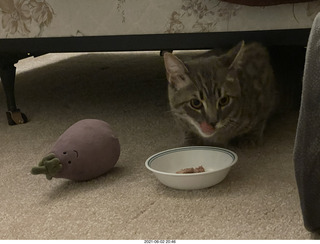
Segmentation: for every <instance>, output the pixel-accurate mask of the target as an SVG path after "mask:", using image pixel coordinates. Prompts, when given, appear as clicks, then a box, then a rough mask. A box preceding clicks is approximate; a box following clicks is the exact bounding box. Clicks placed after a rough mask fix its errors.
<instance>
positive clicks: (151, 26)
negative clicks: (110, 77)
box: [0, 0, 320, 38]
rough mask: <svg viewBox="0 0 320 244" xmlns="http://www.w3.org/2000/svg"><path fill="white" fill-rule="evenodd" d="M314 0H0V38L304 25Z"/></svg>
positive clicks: (319, 3)
mask: <svg viewBox="0 0 320 244" xmlns="http://www.w3.org/2000/svg"><path fill="white" fill-rule="evenodd" d="M319 11H320V0H316V1H312V2H304V3H294V4H282V5H277V6H267V7H250V6H245V5H238V4H232V3H228V2H224V1H220V0H174V1H172V0H161V1H159V0H130V1H127V0H108V1H106V0H0V21H1V23H0V38H21V37H23V38H25V37H60V36H68V37H69V36H99V35H134V34H163V33H192V32H217V31H248V30H268V29H293V28H309V27H311V25H312V22H313V19H314V17H315V16H316V14H317V13H318V12H319Z"/></svg>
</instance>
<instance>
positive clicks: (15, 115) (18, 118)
mask: <svg viewBox="0 0 320 244" xmlns="http://www.w3.org/2000/svg"><path fill="white" fill-rule="evenodd" d="M6 114H7V119H8V124H9V125H18V124H24V123H27V122H28V118H27V116H26V115H25V114H24V113H21V112H20V109H16V110H15V111H8V112H6Z"/></svg>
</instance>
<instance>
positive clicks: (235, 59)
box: [222, 41, 245, 69]
mask: <svg viewBox="0 0 320 244" xmlns="http://www.w3.org/2000/svg"><path fill="white" fill-rule="evenodd" d="M244 46H245V43H244V41H241V42H240V43H238V45H236V46H235V47H233V48H232V49H231V50H229V52H227V53H226V54H225V55H223V56H222V61H223V62H224V63H225V64H226V66H228V67H229V69H237V68H239V67H241V63H242V58H243V54H244V49H245V48H244Z"/></svg>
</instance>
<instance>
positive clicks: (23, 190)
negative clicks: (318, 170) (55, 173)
mask: <svg viewBox="0 0 320 244" xmlns="http://www.w3.org/2000/svg"><path fill="white" fill-rule="evenodd" d="M17 67H18V75H17V81H16V98H17V104H18V107H19V108H21V110H22V111H23V112H25V113H26V114H27V116H28V117H29V119H30V122H28V123H27V124H24V125H19V126H8V125H7V122H6V118H5V111H6V105H5V99H4V94H3V90H2V88H1V90H0V97H1V106H0V112H1V117H0V133H1V140H0V148H1V158H0V189H1V198H0V199H1V200H0V201H1V204H0V239H130V240H131V239H309V238H310V234H309V233H308V232H307V231H306V230H305V229H304V226H303V221H302V216H301V211H300V205H299V198H298V193H297V187H296V182H295V178H294V170H293V162H292V158H293V156H292V152H293V144H294V137H295V130H296V123H297V116H298V113H297V112H291V113H286V114H283V115H282V116H281V117H278V118H277V119H275V121H273V122H272V123H271V124H270V126H269V127H268V131H267V134H266V138H265V143H264V145H263V146H261V147H258V148H247V149H241V150H240V149H237V150H236V152H237V153H238V156H239V161H238V163H237V164H236V165H235V166H234V167H233V168H232V170H231V171H230V173H229V175H228V177H227V178H226V179H225V180H224V181H223V182H222V183H220V184H218V185H216V186H214V187H211V188H208V189H203V190H195V191H179V190H174V189H170V188H168V187H166V186H163V185H162V184H161V183H159V182H158V181H157V180H156V178H155V177H154V176H153V174H152V173H151V172H149V171H148V170H147V169H146V168H145V166H144V162H145V160H146V159H147V158H148V157H149V156H150V155H152V154H154V153H156V152H159V151H162V150H165V149H168V148H173V147H177V146H180V143H181V142H182V137H181V134H180V133H179V132H178V130H177V128H176V126H175V124H174V122H173V120H172V118H171V115H170V113H169V112H168V110H169V109H168V104H167V98H166V81H165V74H164V69H163V62H162V58H161V57H160V56H159V53H158V52H151V53H150V52H148V53H130V54H120V53H108V54H82V55H79V54H63V55H62V54H50V55H45V56H42V57H38V58H36V59H34V58H29V59H26V60H23V61H22V62H19V63H18V65H17ZM84 118H96V119H101V120H105V121H107V122H109V123H110V124H111V126H112V127H113V129H114V131H116V133H117V134H118V137H119V139H120V143H121V147H122V149H121V156H120V159H119V161H118V163H117V164H116V167H115V168H114V169H113V170H112V171H111V172H110V173H108V174H107V175H105V176H102V177H100V178H97V179H94V180H92V181H89V182H82V183H75V182H72V181H68V180H64V179H53V180H51V181H48V180H47V179H46V178H45V177H44V176H34V175H31V174H30V169H31V168H32V167H33V166H35V165H36V164H38V162H39V161H40V160H41V158H42V157H43V156H44V155H45V154H46V153H47V152H48V151H49V150H50V148H51V146H52V145H53V143H54V142H55V140H56V139H57V138H58V137H59V135H60V134H61V133H63V132H64V130H65V129H67V128H68V127H69V126H70V125H72V124H73V123H75V122H77V121H78V120H80V119H84Z"/></svg>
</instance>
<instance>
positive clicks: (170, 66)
mask: <svg viewBox="0 0 320 244" xmlns="http://www.w3.org/2000/svg"><path fill="white" fill-rule="evenodd" d="M163 58H164V65H165V68H166V71H167V79H168V82H169V83H170V85H172V86H174V87H175V88H176V89H180V88H182V87H184V86H185V85H186V74H187V73H188V69H187V67H186V66H185V65H184V63H183V62H182V61H181V60H180V59H178V58H177V57H176V56H174V55H173V54H171V53H168V52H166V53H165V54H164V55H163Z"/></svg>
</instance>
